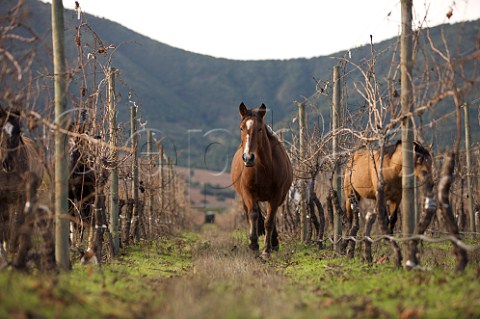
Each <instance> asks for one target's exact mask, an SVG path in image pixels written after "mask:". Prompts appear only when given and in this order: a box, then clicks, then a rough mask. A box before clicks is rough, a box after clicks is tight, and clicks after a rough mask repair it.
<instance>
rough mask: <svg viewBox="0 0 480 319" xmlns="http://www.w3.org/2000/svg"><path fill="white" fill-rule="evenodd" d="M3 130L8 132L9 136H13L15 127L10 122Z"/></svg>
mask: <svg viewBox="0 0 480 319" xmlns="http://www.w3.org/2000/svg"><path fill="white" fill-rule="evenodd" d="M3 130H4V131H5V132H7V134H8V136H12V133H13V125H12V123H10V122H7V124H5V126H4V127H3Z"/></svg>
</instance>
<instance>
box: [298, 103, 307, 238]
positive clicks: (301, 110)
mask: <svg viewBox="0 0 480 319" xmlns="http://www.w3.org/2000/svg"><path fill="white" fill-rule="evenodd" d="M297 105H298V121H299V125H300V129H299V135H300V136H299V140H300V141H299V142H300V145H299V146H300V154H299V156H298V157H299V165H300V170H301V171H302V172H304V171H305V164H304V163H303V161H304V160H305V155H306V143H307V141H306V131H305V130H306V123H305V122H306V121H305V103H303V102H299V103H297ZM299 186H300V198H301V199H300V203H299V204H300V209H299V212H300V240H301V241H302V242H305V241H306V240H307V223H308V220H307V206H306V203H307V201H306V198H307V194H306V190H307V187H306V185H305V180H303V179H302V180H300V185H299Z"/></svg>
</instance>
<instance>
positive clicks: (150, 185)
mask: <svg viewBox="0 0 480 319" xmlns="http://www.w3.org/2000/svg"><path fill="white" fill-rule="evenodd" d="M147 153H148V166H149V170H148V187H147V194H148V195H149V196H148V198H149V199H148V205H149V206H148V207H149V210H148V219H147V222H148V225H146V226H147V227H146V228H147V229H148V235H149V236H150V237H151V236H152V234H153V220H154V218H153V216H154V206H155V205H154V204H155V197H154V196H153V194H154V187H153V171H154V166H155V165H154V161H155V158H154V156H153V134H152V131H151V130H148V131H147Z"/></svg>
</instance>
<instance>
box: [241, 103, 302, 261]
mask: <svg viewBox="0 0 480 319" xmlns="http://www.w3.org/2000/svg"><path fill="white" fill-rule="evenodd" d="M239 110H240V115H241V117H242V119H241V121H240V131H241V138H242V144H241V145H240V147H239V148H238V150H237V152H236V153H235V155H234V157H233V161H232V183H233V186H234V188H235V190H236V191H237V193H238V194H239V195H240V196H241V198H242V202H243V208H244V210H245V212H246V215H247V218H248V222H249V236H250V245H249V246H250V248H251V249H252V250H254V251H258V249H259V245H258V235H259V233H260V232H261V230H262V229H263V228H264V229H265V246H264V249H263V255H264V256H268V255H269V254H270V252H271V251H272V249H273V250H278V247H279V243H278V238H277V232H276V227H275V214H276V213H277V208H278V207H279V206H280V205H281V204H282V203H283V201H284V199H285V196H286V194H287V193H288V190H289V188H290V185H291V184H292V179H293V172H292V166H291V163H290V159H289V158H288V155H287V152H286V151H285V149H284V148H283V146H282V144H281V143H280V141H279V140H278V139H277V137H275V136H274V134H273V132H271V131H270V129H269V128H268V127H267V126H266V125H265V124H264V123H263V117H264V116H265V113H266V106H265V105H264V104H262V105H261V106H260V107H259V108H258V109H256V110H254V109H248V108H247V107H246V106H245V104H243V103H242V104H240V107H239ZM264 201H266V202H268V203H267V215H266V218H265V222H264V224H262V220H263V217H262V214H261V212H260V208H259V202H264Z"/></svg>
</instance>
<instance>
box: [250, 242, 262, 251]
mask: <svg viewBox="0 0 480 319" xmlns="http://www.w3.org/2000/svg"><path fill="white" fill-rule="evenodd" d="M248 247H249V248H250V249H251V250H253V251H258V250H259V249H260V246H258V244H250V245H248Z"/></svg>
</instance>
